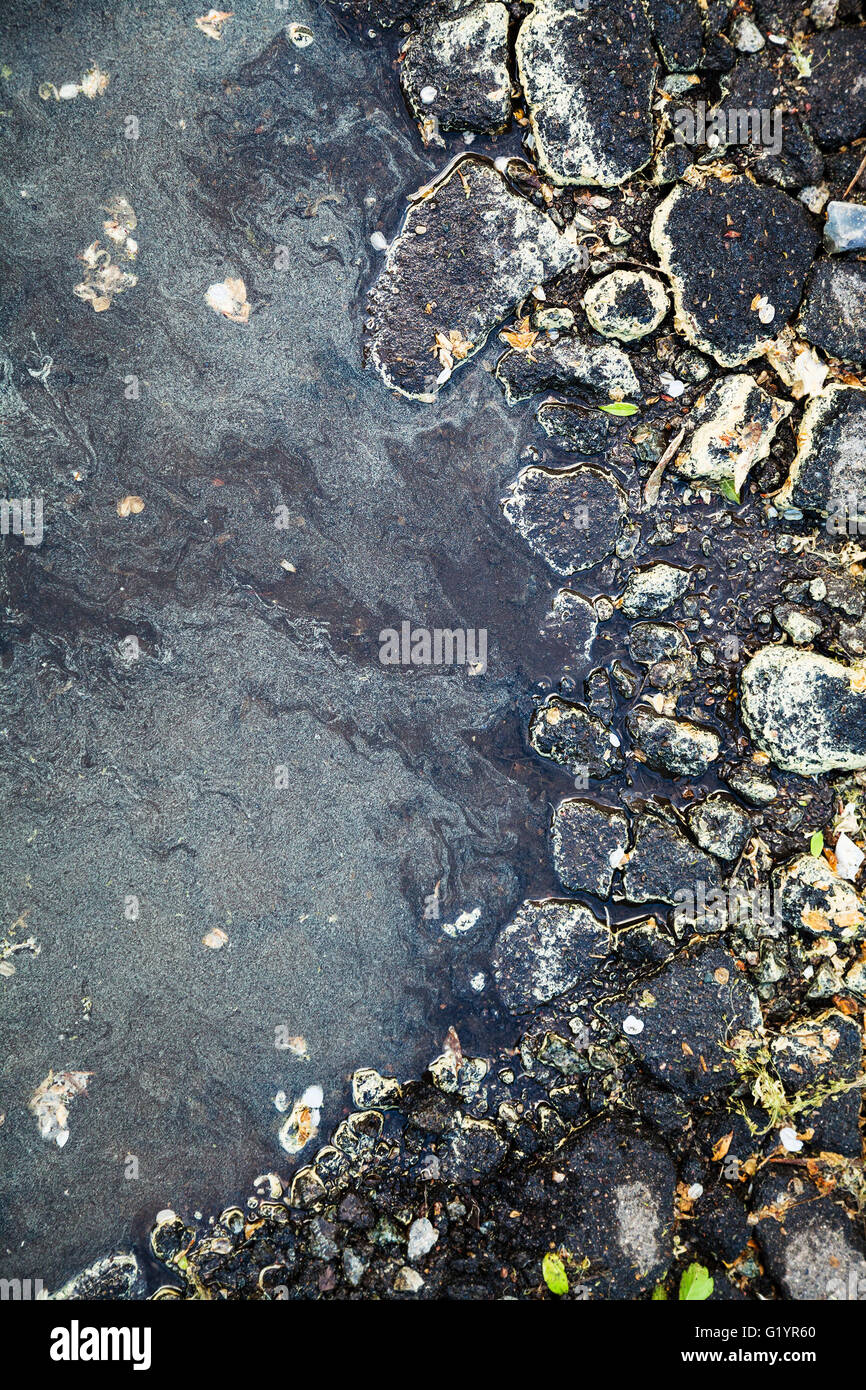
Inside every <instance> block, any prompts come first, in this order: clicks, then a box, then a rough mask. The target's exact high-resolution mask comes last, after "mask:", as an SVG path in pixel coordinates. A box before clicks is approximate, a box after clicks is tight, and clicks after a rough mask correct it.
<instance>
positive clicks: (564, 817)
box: [550, 797, 628, 898]
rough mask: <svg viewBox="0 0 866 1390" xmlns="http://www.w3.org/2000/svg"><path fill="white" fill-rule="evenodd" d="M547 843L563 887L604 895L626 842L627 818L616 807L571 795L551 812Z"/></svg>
mask: <svg viewBox="0 0 866 1390" xmlns="http://www.w3.org/2000/svg"><path fill="white" fill-rule="evenodd" d="M550 844H551V851H552V854H553V864H554V868H555V869H556V874H557V877H558V879H559V881H560V883H561V884H562V885H563V887H564V888H568V889H569V890H570V891H571V892H575V893H596V894H597V895H598V896H599V897H601V898H606V897H607V895H608V893H609V892H610V886H611V882H612V880H613V875H614V872H615V870H616V867H617V866H618V865H619V864H620V863H621V862H622V859H623V858H624V852H625V849H626V846H627V845H628V817H627V816H626V815H625V814H624V812H622V811H620V810H617V808H616V807H615V806H602V805H600V804H599V803H598V802H597V801H588V800H584V799H583V798H581V797H571V798H570V799H568V800H566V801H560V803H559V805H558V806H557V807H556V809H555V811H554V813H553V821H552V823H551V827H550Z"/></svg>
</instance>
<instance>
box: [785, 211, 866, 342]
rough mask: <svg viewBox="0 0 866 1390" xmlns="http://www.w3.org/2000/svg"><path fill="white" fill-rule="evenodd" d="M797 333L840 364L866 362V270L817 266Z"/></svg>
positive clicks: (839, 264)
mask: <svg viewBox="0 0 866 1390" xmlns="http://www.w3.org/2000/svg"><path fill="white" fill-rule="evenodd" d="M864 211H866V209H864ZM800 332H801V333H802V335H803V337H804V338H806V339H807V340H808V341H809V342H810V343H814V344H815V346H816V347H819V348H823V349H824V351H825V352H829V353H830V354H831V356H833V357H840V358H841V359H842V361H843V362H864V361H866V266H864V265H863V264H861V262H860V261H849V260H844V261H821V262H819V264H818V265H817V266H816V267H815V271H814V274H813V275H812V278H811V280H810V281H809V288H808V290H807V292H806V299H805V302H804V304H803V308H802V311H801V313H800Z"/></svg>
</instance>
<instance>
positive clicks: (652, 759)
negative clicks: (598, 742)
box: [627, 705, 719, 777]
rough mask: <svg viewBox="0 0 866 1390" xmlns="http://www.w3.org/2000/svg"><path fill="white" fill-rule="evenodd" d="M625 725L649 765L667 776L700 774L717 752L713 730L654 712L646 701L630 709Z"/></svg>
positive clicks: (716, 741) (715, 756) (716, 736)
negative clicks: (645, 703) (644, 703)
mask: <svg viewBox="0 0 866 1390" xmlns="http://www.w3.org/2000/svg"><path fill="white" fill-rule="evenodd" d="M627 726H628V731H629V733H630V735H631V737H632V740H633V741H634V743H635V745H636V747H637V748H639V749H640V751H641V752H642V753H643V755H644V757H645V759H646V761H647V763H648V764H649V766H650V767H652V768H655V770H656V771H657V772H664V773H667V774H668V776H669V777H700V776H702V775H703V773H705V772H706V770H707V768H708V767H709V766H710V763H712V762H714V761H715V759H716V758H717V757H718V755H719V736H718V734H717V733H715V732H714V730H712V729H708V728H704V727H702V726H701V725H698V724H693V723H692V722H691V721H690V720H688V719H672V718H670V717H669V716H668V715H662V714H656V713H655V711H654V710H652V709H650V708H649V706H647V705H638V706H637V707H636V708H635V709H633V710H632V711H631V712H630V714H629V716H628V719H627Z"/></svg>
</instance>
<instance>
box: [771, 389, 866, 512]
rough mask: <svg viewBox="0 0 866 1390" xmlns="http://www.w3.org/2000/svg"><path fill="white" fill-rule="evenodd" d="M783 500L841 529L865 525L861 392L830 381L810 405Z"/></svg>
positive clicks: (865, 409) (865, 421)
mask: <svg viewBox="0 0 866 1390" xmlns="http://www.w3.org/2000/svg"><path fill="white" fill-rule="evenodd" d="M784 496H785V497H787V498H789V500H790V502H791V503H792V504H793V505H794V506H795V507H799V508H800V510H801V511H804V512H808V513H811V514H817V515H818V516H824V517H830V516H833V517H836V518H838V520H839V522H840V523H842V525H841V529H843V530H844V529H845V526H844V523H845V522H846V521H852V522H854V523H855V524H856V523H857V521H858V520H859V518H860V517H861V515H862V516H863V517H864V520H866V391H862V390H860V389H858V388H857V387H850V386H843V385H841V384H840V383H838V382H834V383H833V384H832V385H831V386H828V387H826V388H825V390H823V391H822V392H821V394H820V396H816V397H815V398H814V400H811V401H810V402H809V404H808V405H807V407H806V409H805V411H804V412H803V419H802V421H801V423H800V428H799V430H798V432H797V453H796V455H795V457H794V461H793V463H792V465H791V475H790V478H789V480H788V483H787V485H786V489H785V494H784Z"/></svg>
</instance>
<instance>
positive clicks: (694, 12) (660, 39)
mask: <svg viewBox="0 0 866 1390" xmlns="http://www.w3.org/2000/svg"><path fill="white" fill-rule="evenodd" d="M648 9H649V15H650V19H651V20H652V26H653V29H654V31H655V36H656V42H657V43H658V46H659V48H660V49H661V55H662V58H663V59H664V63H665V67H666V68H667V70H668V72H694V71H695V69H696V68H697V67H698V66H699V65H700V61H701V56H702V54H703V49H704V25H703V20H702V18H701V11H700V8H699V6H698V4H697V0H649V4H648Z"/></svg>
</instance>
